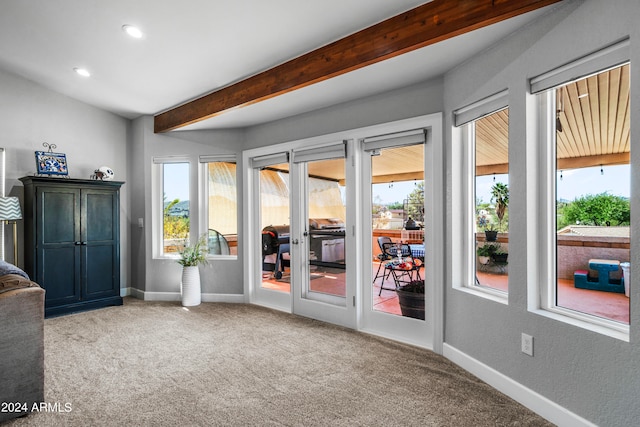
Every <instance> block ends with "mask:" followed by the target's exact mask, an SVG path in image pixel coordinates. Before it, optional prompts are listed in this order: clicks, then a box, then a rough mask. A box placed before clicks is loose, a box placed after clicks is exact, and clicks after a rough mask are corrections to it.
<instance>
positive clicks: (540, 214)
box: [527, 39, 633, 342]
mask: <svg viewBox="0 0 640 427" xmlns="http://www.w3.org/2000/svg"><path fill="white" fill-rule="evenodd" d="M630 59H631V58H630V42H629V39H625V40H621V41H618V42H616V43H613V44H611V45H609V46H606V47H604V48H602V49H601V50H599V51H596V52H593V53H591V54H588V55H585V56H583V57H581V58H578V59H576V60H574V61H572V62H570V63H567V64H564V65H562V66H560V67H558V68H556V69H553V70H550V71H548V72H545V73H543V74H541V75H539V76H536V77H533V78H531V79H530V80H529V89H530V90H529V93H528V94H527V98H529V99H531V98H533V100H534V101H532V103H531V104H529V103H527V105H535V106H536V107H535V108H534V109H533V110H534V111H533V114H528V115H527V118H528V119H529V120H531V119H533V122H534V123H535V125H533V126H534V127H533V128H532V132H530V133H529V132H528V134H527V142H528V146H529V147H537V148H534V149H532V151H530V153H531V154H532V156H531V158H530V159H528V160H527V165H528V166H531V168H530V169H531V170H532V173H531V174H529V177H530V180H529V182H528V184H527V192H528V194H527V200H528V203H530V202H531V203H533V205H534V206H537V207H538V208H537V209H533V210H530V211H528V212H529V213H528V217H527V224H528V231H527V245H528V252H529V253H530V254H531V257H530V258H529V260H528V266H529V267H530V268H528V269H527V270H528V276H527V288H528V298H527V301H528V302H527V305H528V310H529V311H530V312H533V313H536V314H539V315H542V316H545V317H549V318H552V319H554V320H557V321H560V322H563V323H567V324H570V325H574V326H577V327H580V328H583V329H587V330H590V331H593V332H597V333H600V334H603V335H607V336H610V337H613V338H617V339H620V340H622V341H626V342H629V333H630V325H625V324H621V323H619V322H615V321H613V320H608V319H604V318H601V317H597V316H594V315H590V314H586V313H581V312H578V311H576V310H571V309H568V308H564V307H560V306H558V305H557V304H556V303H555V301H556V292H557V265H556V259H557V256H556V250H557V241H556V235H557V232H556V229H555V228H556V221H555V214H556V175H557V171H556V166H555V165H556V120H555V116H556V110H555V109H556V99H555V97H556V94H555V92H556V89H557V88H558V87H560V86H564V85H566V84H568V83H571V82H574V81H577V80H581V79H584V78H586V77H588V76H590V75H596V74H600V73H602V72H605V71H606V70H610V69H612V68H616V67H618V66H621V65H623V64H625V63H630V62H631V61H630ZM529 99H528V100H529ZM630 165H631V166H633V157H631V159H630ZM632 227H633V223H632ZM534 266H535V268H534Z"/></svg>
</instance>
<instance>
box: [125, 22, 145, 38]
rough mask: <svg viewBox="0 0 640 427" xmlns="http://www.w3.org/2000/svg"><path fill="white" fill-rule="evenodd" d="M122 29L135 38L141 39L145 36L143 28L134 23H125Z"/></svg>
mask: <svg viewBox="0 0 640 427" xmlns="http://www.w3.org/2000/svg"><path fill="white" fill-rule="evenodd" d="M122 31H124V32H125V33H127V34H129V35H130V36H131V37H133V38H134V39H141V38H142V37H143V36H144V33H143V32H142V30H140V28H138V27H134V26H133V25H123V26H122Z"/></svg>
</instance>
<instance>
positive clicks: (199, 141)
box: [129, 116, 244, 299]
mask: <svg viewBox="0 0 640 427" xmlns="http://www.w3.org/2000/svg"><path fill="white" fill-rule="evenodd" d="M132 129H133V132H132V137H133V139H132V147H131V148H130V150H129V152H130V155H131V162H132V164H133V165H135V166H134V168H135V169H136V171H135V172H133V171H132V173H134V174H135V179H136V180H137V182H136V187H135V189H136V191H135V193H134V194H133V197H132V201H131V212H132V223H131V225H130V229H131V246H132V256H133V258H132V262H133V274H134V276H135V277H136V282H135V283H134V285H133V286H132V287H133V288H135V289H137V290H140V291H144V292H149V293H160V294H156V295H155V296H153V295H151V294H149V295H145V299H158V298H160V299H162V297H161V296H160V295H161V293H171V294H172V296H168V297H167V298H168V299H172V298H174V297H176V296H179V292H180V280H181V274H182V267H181V266H180V265H179V264H178V263H177V262H176V261H175V260H171V259H154V257H153V251H152V217H151V215H152V210H153V206H152V203H151V202H152V200H151V194H152V191H151V190H152V182H151V179H152V177H151V175H152V160H153V158H154V157H156V156H188V157H189V158H190V160H191V161H192V165H193V166H197V164H198V163H197V162H198V155H204V154H229V153H236V154H238V170H241V169H240V168H241V167H242V162H241V155H240V152H241V148H242V140H243V137H244V132H243V131H241V130H221V131H189V132H186V131H185V132H171V133H167V134H155V133H153V117H150V116H147V117H141V118H138V119H136V120H134V121H133V125H132ZM193 166H192V168H191V177H190V178H191V180H190V183H191V189H192V191H191V199H192V200H196V195H197V188H198V168H197V167H193ZM238 188H239V191H241V189H242V177H241V175H238ZM238 200H241V196H240V194H239V196H238ZM241 212H242V209H241V207H240V209H238V224H241V219H242V216H241ZM196 215H197V212H193V213H192V220H193V221H194V222H197V217H196ZM138 218H143V219H144V228H143V229H140V228H139V227H138V224H137V221H138ZM241 232H242V230H241V226H239V230H238V233H239V239H238V240H239V242H241ZM239 250H241V246H240V247H239ZM200 275H201V283H202V292H203V293H204V294H218V295H224V294H232V295H238V294H242V293H243V291H244V289H243V284H242V256H238V258H237V259H235V260H231V259H224V260H222V259H218V260H213V261H211V262H210V263H209V265H207V266H201V267H200ZM134 294H135V293H134Z"/></svg>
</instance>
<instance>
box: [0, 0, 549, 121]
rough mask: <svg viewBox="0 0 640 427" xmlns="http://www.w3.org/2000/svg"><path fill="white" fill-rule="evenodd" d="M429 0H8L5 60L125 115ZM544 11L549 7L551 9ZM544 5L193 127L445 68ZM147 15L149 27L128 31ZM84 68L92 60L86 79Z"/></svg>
mask: <svg viewBox="0 0 640 427" xmlns="http://www.w3.org/2000/svg"><path fill="white" fill-rule="evenodd" d="M423 3H426V1H424V0H394V1H389V0H305V1H300V0H269V1H265V0H233V1H231V0H226V1H223V0H180V1H177V0H108V1H104V0H2V1H1V2H0V69H4V70H6V71H9V72H11V73H14V74H17V75H20V76H22V77H24V78H26V79H29V80H32V81H34V82H36V83H38V84H40V85H42V86H44V87H47V88H49V89H52V90H54V91H56V92H59V93H62V94H64V95H67V96H69V97H71V98H74V99H77V100H80V101H82V102H85V103H87V104H90V105H94V106H96V107H99V108H102V109H105V110H107V111H111V112H113V113H115V114H118V115H121V116H123V117H126V118H136V117H139V116H141V115H155V114H157V113H160V112H162V111H165V110H167V109H170V108H171V107H174V106H176V105H179V104H183V103H185V102H187V101H189V100H191V99H194V98H197V97H199V96H201V95H204V94H206V93H209V92H212V91H214V90H216V89H219V88H221V87H224V86H227V85H229V84H231V83H234V82H236V81H239V80H242V79H243V78H246V77H248V76H251V75H253V74H256V73H258V72H260V71H263V70H266V69H269V68H271V67H273V66H275V65H278V64H280V63H282V62H285V61H287V60H289V59H291V58H294V57H296V56H299V55H301V54H303V53H306V52H309V51H311V50H314V49H316V48H318V47H321V46H323V45H326V44H328V43H330V42H332V41H335V40H338V39H340V38H342V37H344V36H347V35H349V34H352V33H354V32H356V31H358V30H360V29H363V28H366V27H368V26H370V25H373V24H375V23H378V22H380V21H382V20H384V19H386V18H389V17H391V16H394V15H397V14H399V13H401V12H404V11H406V10H409V9H412V8H414V7H416V6H418V5H420V4H423ZM542 10H544V9H542ZM540 13H542V12H541V10H538V11H536V12H531V13H528V14H526V15H521V16H519V17H516V18H512V19H510V20H507V21H503V22H502V23H499V24H496V25H493V26H491V27H488V28H484V29H480V30H476V31H474V32H471V33H467V34H465V35H463V36H459V37H456V38H454V39H451V40H448V41H445V42H442V43H438V44H436V45H433V46H429V47H426V48H423V49H420V50H418V51H414V52H411V53H408V54H405V55H402V56H400V57H396V58H394V59H391V60H388V61H385V62H382V63H378V64H375V65H372V66H369V67H366V68H363V69H361V70H358V71H354V72H351V73H348V74H346V75H343V76H340V77H336V78H333V79H330V80H327V81H325V82H322V83H318V84H315V85H312V86H309V87H307V88H304V89H301V90H298V91H295V92H292V93H289V94H287V95H282V96H279V97H276V98H273V99H270V100H268V101H264V102H260V103H257V104H254V105H252V106H250V107H245V108H239V109H235V110H233V111H230V112H227V113H224V114H222V115H220V116H217V117H214V118H212V119H209V120H206V121H203V122H200V123H197V124H195V125H191V126H189V127H188V128H183V129H207V128H224V127H243V126H249V125H254V124H258V123H263V122H267V121H271V120H276V119H279V118H282V117H287V116H291V115H294V114H300V113H303V112H307V111H311V110H314V109H317V108H322V107H326V106H329V105H334V104H337V103H341V102H346V101H349V100H352V99H356V98H360V97H363V96H367V95H373V94H376V93H380V92H384V91H386V90H390V89H394V88H398V87H402V86H407V85H409V84H413V83H417V82H420V81H424V80H428V79H430V78H433V77H435V76H439V75H441V74H442V73H443V72H444V71H446V70H448V69H450V68H452V67H453V66H455V65H457V64H460V63H461V62H463V61H464V60H466V59H467V58H469V57H470V56H472V55H473V54H475V53H477V52H479V51H482V50H484V49H486V48H487V47H489V46H491V45H492V44H493V43H495V42H496V41H497V40H499V39H501V38H503V37H505V36H506V35H508V34H509V33H511V32H513V31H515V30H516V29H518V28H520V27H522V26H523V25H524V24H525V23H526V22H528V21H530V20H532V19H534V18H535V17H537V16H538V15H540ZM124 24H133V25H137V26H139V27H140V28H141V29H142V30H143V31H144V32H145V38H144V39H142V40H135V39H132V38H130V37H129V36H127V35H126V34H125V33H124V32H123V31H122V29H121V28H122V26H123V25H124ZM74 67H84V68H87V69H88V70H89V71H90V72H91V73H92V76H91V77H90V78H83V77H80V76H78V75H76V74H75V73H74V72H73V68H74Z"/></svg>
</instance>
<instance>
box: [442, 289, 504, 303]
mask: <svg viewBox="0 0 640 427" xmlns="http://www.w3.org/2000/svg"><path fill="white" fill-rule="evenodd" d="M453 289H455V290H458V291H461V292H465V293H468V294H471V295H475V296H477V297H480V298H484V299H488V300H489V301H494V302H497V303H500V304H504V305H509V294H508V293H506V292H503V291H498V290H495V289H489V288H484V287H480V286H454V287H453Z"/></svg>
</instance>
